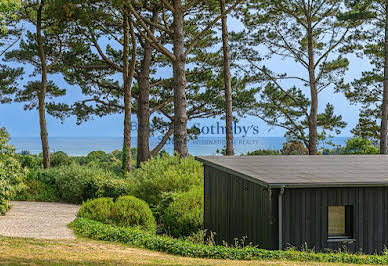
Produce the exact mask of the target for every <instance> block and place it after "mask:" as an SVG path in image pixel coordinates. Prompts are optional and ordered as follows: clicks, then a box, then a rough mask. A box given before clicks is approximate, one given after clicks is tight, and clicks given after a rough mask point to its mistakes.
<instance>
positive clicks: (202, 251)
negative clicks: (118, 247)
mask: <svg viewBox="0 0 388 266" xmlns="http://www.w3.org/2000/svg"><path fill="white" fill-rule="evenodd" d="M70 227H71V228H72V229H73V230H74V232H75V233H76V234H77V235H78V236H80V237H85V238H91V239H94V240H102V241H112V242H119V243H123V244H128V245H131V246H133V247H138V248H147V249H150V250H154V251H160V252H166V253H170V254H173V255H180V256H185V257H195V258H210V259H229V260H253V259H255V260H289V261H300V262H324V263H327V262H334V263H353V264H388V256H387V255H385V256H378V255H358V254H350V253H333V252H332V253H318V252H314V251H296V250H286V251H280V250H264V249H259V248H256V247H244V248H230V247H225V246H209V245H201V244H194V243H191V242H189V241H185V240H180V239H174V238H170V237H166V236H157V235H153V234H151V233H147V232H144V231H141V230H139V229H136V228H120V227H114V226H111V225H105V224H103V223H100V222H96V221H92V220H88V219H84V218H77V219H76V220H75V221H74V222H72V223H71V224H70Z"/></svg>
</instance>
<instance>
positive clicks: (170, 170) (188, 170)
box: [128, 155, 203, 207]
mask: <svg viewBox="0 0 388 266" xmlns="http://www.w3.org/2000/svg"><path fill="white" fill-rule="evenodd" d="M128 180H129V182H130V183H131V185H132V187H133V193H134V196H136V197H137V198H139V199H142V200H144V201H146V202H147V203H148V204H149V205H150V206H152V207H154V206H157V205H158V204H159V202H160V201H161V200H162V197H163V193H166V192H177V193H179V192H185V191H188V190H189V189H190V188H191V187H193V186H198V185H202V184H203V167H202V165H201V164H200V163H199V162H197V161H196V160H195V159H194V158H193V157H187V158H179V157H178V156H170V155H165V156H163V157H156V158H154V159H152V160H150V161H148V162H146V163H143V164H142V166H141V168H140V169H137V170H135V171H133V172H132V173H131V174H130V176H129V177H128Z"/></svg>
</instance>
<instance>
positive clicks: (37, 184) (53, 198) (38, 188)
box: [15, 174, 60, 202]
mask: <svg viewBox="0 0 388 266" xmlns="http://www.w3.org/2000/svg"><path fill="white" fill-rule="evenodd" d="M24 183H25V185H26V186H27V188H25V189H24V190H23V191H22V192H20V193H18V194H17V195H16V197H15V200H21V201H40V202H58V201H60V198H59V195H58V192H57V190H56V188H55V187H54V186H52V185H49V184H46V183H44V182H42V181H40V180H36V179H34V178H31V174H30V175H29V176H28V177H27V179H26V180H24Z"/></svg>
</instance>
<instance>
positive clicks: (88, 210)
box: [77, 198, 114, 224]
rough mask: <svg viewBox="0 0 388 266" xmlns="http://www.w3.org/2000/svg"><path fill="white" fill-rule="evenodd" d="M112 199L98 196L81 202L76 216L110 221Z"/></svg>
mask: <svg viewBox="0 0 388 266" xmlns="http://www.w3.org/2000/svg"><path fill="white" fill-rule="evenodd" d="M113 205H114V202H113V199H111V198H99V199H93V200H88V201H86V202H84V203H83V204H82V207H81V208H80V210H79V212H78V214H77V216H78V217H82V218H87V219H90V220H95V221H99V222H102V223H107V224H109V223H111V215H112V209H113Z"/></svg>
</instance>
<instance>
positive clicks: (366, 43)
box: [338, 0, 386, 141]
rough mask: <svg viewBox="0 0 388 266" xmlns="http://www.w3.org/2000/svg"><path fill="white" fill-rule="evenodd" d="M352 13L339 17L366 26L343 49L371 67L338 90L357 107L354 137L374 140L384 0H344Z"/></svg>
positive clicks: (379, 98)
mask: <svg viewBox="0 0 388 266" xmlns="http://www.w3.org/2000/svg"><path fill="white" fill-rule="evenodd" d="M346 2H347V4H348V5H351V6H353V10H354V11H353V12H352V13H350V14H345V16H343V17H342V18H341V19H342V20H350V21H352V20H354V19H355V18H356V19H363V20H365V21H366V24H367V26H366V27H360V28H359V30H358V31H357V32H356V33H355V34H353V35H352V36H351V37H352V38H350V39H349V40H348V43H349V44H348V49H346V50H345V51H344V52H347V53H351V54H356V55H358V56H360V57H361V56H362V57H364V58H366V59H367V60H369V63H370V64H371V65H372V68H371V69H367V70H364V71H363V72H362V73H361V76H360V77H357V78H356V79H355V80H354V81H353V82H351V83H350V84H343V86H341V87H340V88H338V91H341V92H343V93H344V95H345V96H346V98H347V99H348V100H349V101H350V103H351V104H353V105H356V106H357V107H359V108H360V115H359V120H358V124H357V125H356V126H355V128H354V129H353V130H352V133H353V134H354V135H355V136H356V137H361V138H363V139H370V140H372V141H378V140H379V139H380V130H381V128H380V127H381V125H380V121H381V116H382V102H383V101H382V96H383V88H384V84H383V82H384V64H385V48H384V47H385V42H384V40H385V17H386V16H385V15H386V2H384V1H380V0H374V1H371V0H368V1H346Z"/></svg>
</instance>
